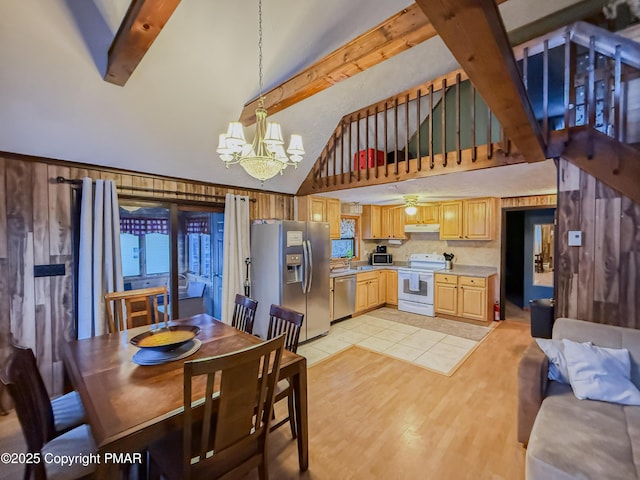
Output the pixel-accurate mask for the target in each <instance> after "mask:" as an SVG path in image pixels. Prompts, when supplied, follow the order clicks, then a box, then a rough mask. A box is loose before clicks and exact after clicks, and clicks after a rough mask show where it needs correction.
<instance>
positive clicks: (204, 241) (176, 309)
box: [120, 199, 224, 318]
mask: <svg viewBox="0 0 640 480" xmlns="http://www.w3.org/2000/svg"><path fill="white" fill-rule="evenodd" d="M120 229H121V232H120V239H121V246H122V248H121V250H122V266H123V276H124V285H125V290H136V289H139V288H149V287H156V286H167V287H168V289H169V298H166V299H164V298H163V299H159V303H160V305H161V306H160V309H161V310H164V309H165V308H166V309H168V312H169V316H170V318H184V317H190V316H193V315H197V314H199V313H207V314H209V315H211V316H213V317H215V318H220V316H221V313H222V308H221V300H222V260H223V258H224V257H223V255H224V252H223V240H222V238H223V234H224V213H223V209H222V208H219V207H208V206H201V205H198V206H193V205H178V204H158V203H149V202H139V201H135V200H127V199H122V200H121V201H120Z"/></svg>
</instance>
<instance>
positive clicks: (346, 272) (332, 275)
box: [329, 263, 406, 278]
mask: <svg viewBox="0 0 640 480" xmlns="http://www.w3.org/2000/svg"><path fill="white" fill-rule="evenodd" d="M399 268H406V264H404V263H403V264H402V265H376V266H373V265H367V266H366V268H362V269H360V270H358V269H357V267H352V268H351V269H349V270H338V271H332V272H330V273H329V278H337V277H344V276H345V275H355V274H356V273H367V272H372V271H375V270H398V269H399Z"/></svg>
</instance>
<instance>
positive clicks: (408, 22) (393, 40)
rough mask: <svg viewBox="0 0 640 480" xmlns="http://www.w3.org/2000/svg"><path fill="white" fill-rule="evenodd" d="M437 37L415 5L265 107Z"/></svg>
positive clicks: (286, 103)
mask: <svg viewBox="0 0 640 480" xmlns="http://www.w3.org/2000/svg"><path fill="white" fill-rule="evenodd" d="M505 1H507V0H497V3H499V4H500V3H503V2H505ZM436 35H437V33H436V31H435V30H434V28H433V26H432V25H431V24H430V23H429V21H428V20H427V18H426V17H425V16H424V14H423V13H422V10H421V9H420V8H419V7H418V6H417V5H416V4H412V5H411V6H409V7H407V8H405V9H404V10H402V11H401V12H398V13H396V14H395V15H393V16H391V17H389V18H388V19H386V20H385V21H384V22H382V23H380V24H379V25H377V26H375V27H373V28H372V29H371V30H368V31H367V32H365V33H363V34H362V35H359V36H358V37H356V38H354V39H353V40H351V41H350V42H349V43H347V44H345V45H343V46H342V47H340V48H338V49H337V50H335V51H333V52H332V53H330V54H329V55H327V56H326V57H324V58H323V59H321V60H319V61H318V62H316V63H314V64H313V65H311V66H309V67H307V68H306V69H304V70H303V71H301V72H300V73H298V74H296V75H295V76H293V77H292V78H290V79H289V80H287V81H285V82H284V83H282V84H280V85H278V86H277V87H275V88H273V89H271V90H269V91H268V92H267V93H265V94H264V97H265V108H266V109H267V111H268V112H269V114H270V115H272V114H274V113H276V112H279V111H281V110H284V109H285V108H287V107H290V106H291V105H294V104H296V103H298V102H300V101H302V100H304V99H306V98H309V97H310V96H312V95H315V94H316V93H318V92H321V91H322V90H325V89H327V88H329V87H330V86H332V85H334V84H336V83H338V82H341V81H342V80H345V79H347V78H350V77H352V76H354V75H356V74H357V73H360V72H362V71H364V70H366V69H368V68H371V67H373V66H375V65H377V64H379V63H381V62H383V61H385V60H387V59H389V58H391V57H393V56H394V55H397V54H399V53H401V52H404V51H406V50H408V49H410V48H411V47H413V46H415V45H418V44H419V43H422V42H424V41H425V40H428V39H430V38H432V37H435V36H436ZM257 106H258V99H257V98H255V99H253V100H252V101H250V102H249V103H247V104H246V105H245V106H244V108H243V110H242V113H241V114H240V121H241V122H242V123H243V124H244V125H251V124H253V123H255V120H256V115H255V114H256V107H257Z"/></svg>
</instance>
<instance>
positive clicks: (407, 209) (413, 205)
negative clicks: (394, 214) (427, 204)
mask: <svg viewBox="0 0 640 480" xmlns="http://www.w3.org/2000/svg"><path fill="white" fill-rule="evenodd" d="M417 212H418V197H417V196H415V195H405V197H404V213H406V214H407V215H415V214H416V213H417Z"/></svg>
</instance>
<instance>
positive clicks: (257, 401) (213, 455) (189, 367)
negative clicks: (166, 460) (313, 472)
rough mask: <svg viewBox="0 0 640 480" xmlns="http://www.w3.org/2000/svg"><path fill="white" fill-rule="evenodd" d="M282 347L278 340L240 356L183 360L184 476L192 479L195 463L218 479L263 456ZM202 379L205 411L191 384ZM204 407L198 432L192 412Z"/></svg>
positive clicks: (282, 338) (238, 354) (280, 341)
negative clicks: (204, 384)
mask: <svg viewBox="0 0 640 480" xmlns="http://www.w3.org/2000/svg"><path fill="white" fill-rule="evenodd" d="M283 349H284V337H283V336H280V337H277V338H274V339H272V340H269V341H266V342H264V343H261V344H258V345H255V346H252V347H249V348H246V349H244V350H240V351H238V352H233V353H229V354H226V355H220V356H217V357H212V358H205V359H199V360H194V361H190V362H185V364H184V412H185V414H184V437H183V449H184V450H183V478H185V479H189V478H190V477H191V469H192V468H193V466H194V465H195V464H197V466H198V468H199V469H200V468H203V469H206V470H207V472H211V477H212V478H218V477H219V476H223V475H224V474H226V473H229V472H231V471H235V469H236V468H237V467H240V468H241V469H244V468H247V467H248V466H251V465H252V464H253V462H255V461H256V460H255V459H256V457H258V456H259V457H261V456H263V455H264V454H265V451H266V435H267V434H268V432H269V422H270V421H271V414H272V411H273V399H274V394H275V385H276V383H277V380H278V375H279V373H280V362H281V359H282V351H283ZM203 376H204V377H205V378H206V382H207V383H206V387H205V397H204V408H202V407H203V405H202V399H200V400H199V401H195V402H194V399H193V389H194V388H193V385H194V383H195V382H202V379H201V378H200V377H203ZM200 408H202V423H200V422H198V423H197V424H196V425H201V427H197V428H194V423H193V419H194V417H195V416H196V415H195V414H194V411H195V410H196V409H200ZM199 429H201V430H199ZM194 457H196V460H197V461H196V463H195V464H192V459H193V458H194Z"/></svg>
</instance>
